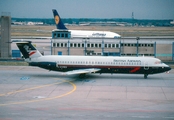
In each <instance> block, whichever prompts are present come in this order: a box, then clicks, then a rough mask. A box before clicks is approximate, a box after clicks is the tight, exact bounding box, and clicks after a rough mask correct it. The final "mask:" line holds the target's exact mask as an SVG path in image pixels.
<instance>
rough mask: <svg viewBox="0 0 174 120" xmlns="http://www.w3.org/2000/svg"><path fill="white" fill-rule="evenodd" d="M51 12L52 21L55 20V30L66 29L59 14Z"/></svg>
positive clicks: (55, 11)
mask: <svg viewBox="0 0 174 120" xmlns="http://www.w3.org/2000/svg"><path fill="white" fill-rule="evenodd" d="M52 11H53V15H54V20H55V23H56V27H57V29H67V28H66V27H65V25H64V24H63V22H62V20H61V18H60V16H59V14H58V13H57V10H55V9H53V10H52Z"/></svg>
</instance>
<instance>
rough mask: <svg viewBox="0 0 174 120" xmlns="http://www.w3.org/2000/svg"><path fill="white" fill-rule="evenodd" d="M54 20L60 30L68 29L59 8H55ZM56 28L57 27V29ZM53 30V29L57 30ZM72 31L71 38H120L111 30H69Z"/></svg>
mask: <svg viewBox="0 0 174 120" xmlns="http://www.w3.org/2000/svg"><path fill="white" fill-rule="evenodd" d="M52 11H53V15H54V20H55V23H56V27H57V29H58V30H68V29H67V28H66V27H65V25H64V23H63V22H62V20H61V18H60V16H59V14H58V12H57V10H55V9H53V10H52ZM55 30H56V29H55ZM55 30H53V31H55ZM68 31H70V32H71V38H120V37H121V36H120V35H119V34H117V33H114V32H110V31H89V30H88V31H87V30H68Z"/></svg>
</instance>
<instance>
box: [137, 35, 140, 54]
mask: <svg viewBox="0 0 174 120" xmlns="http://www.w3.org/2000/svg"><path fill="white" fill-rule="evenodd" d="M136 40H137V57H138V46H139V43H138V41H139V40H140V38H139V37H137V38H136Z"/></svg>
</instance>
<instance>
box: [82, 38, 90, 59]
mask: <svg viewBox="0 0 174 120" xmlns="http://www.w3.org/2000/svg"><path fill="white" fill-rule="evenodd" d="M83 39H84V40H82V41H83V42H84V55H85V56H86V51H87V42H89V40H86V38H83ZM87 39H88V38H87Z"/></svg>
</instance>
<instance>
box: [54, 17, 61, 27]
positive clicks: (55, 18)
mask: <svg viewBox="0 0 174 120" xmlns="http://www.w3.org/2000/svg"><path fill="white" fill-rule="evenodd" d="M54 20H55V22H56V25H57V24H59V21H60V18H59V16H58V15H56V16H55V17H54Z"/></svg>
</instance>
